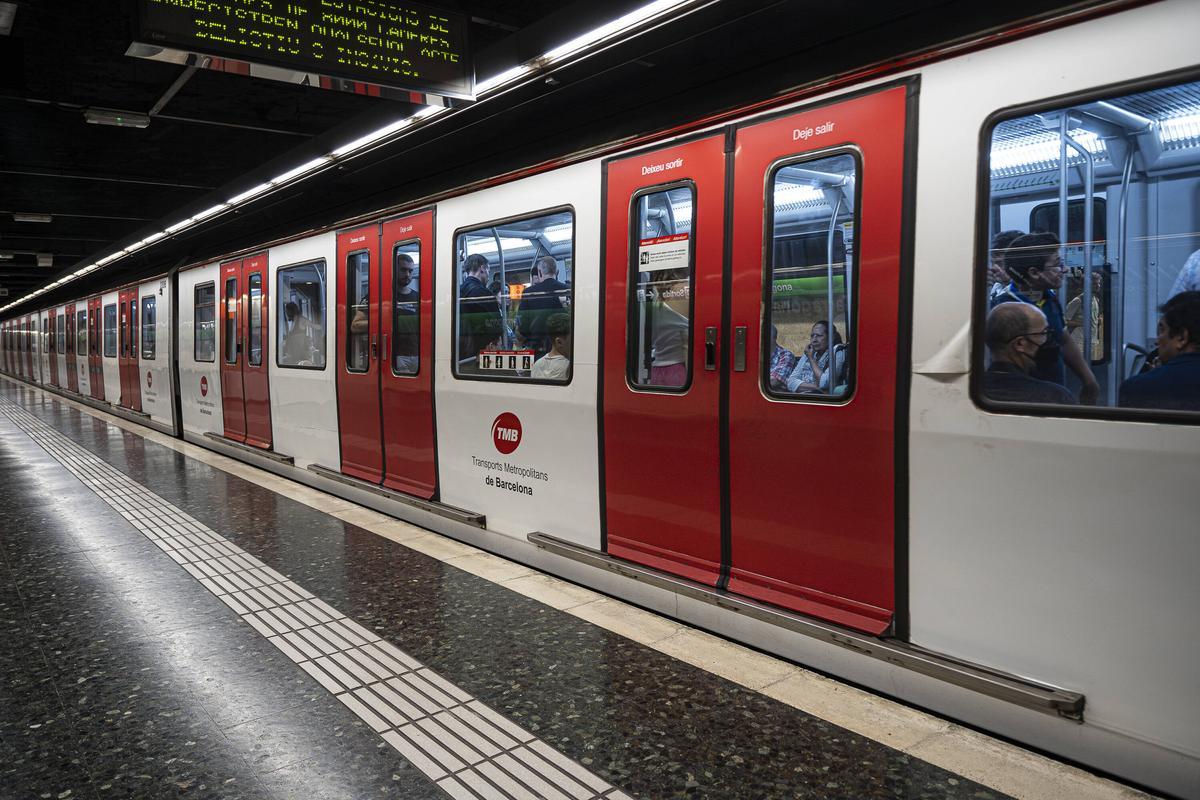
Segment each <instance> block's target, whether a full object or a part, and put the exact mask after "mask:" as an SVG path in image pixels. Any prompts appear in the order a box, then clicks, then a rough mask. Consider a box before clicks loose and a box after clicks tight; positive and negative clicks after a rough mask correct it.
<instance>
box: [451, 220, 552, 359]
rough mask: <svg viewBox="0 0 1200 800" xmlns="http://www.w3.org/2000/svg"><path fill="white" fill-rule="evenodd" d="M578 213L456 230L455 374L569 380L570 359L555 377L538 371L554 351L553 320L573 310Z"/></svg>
mask: <svg viewBox="0 0 1200 800" xmlns="http://www.w3.org/2000/svg"><path fill="white" fill-rule="evenodd" d="M574 237H575V215H574V212H573V211H570V210H561V211H551V212H541V213H538V214H536V215H533V216H530V217H525V218H520V219H514V220H508V221H504V222H497V223H491V224H488V225H486V226H482V227H479V228H474V229H471V230H467V231H462V232H460V233H459V234H458V235H457V236H456V237H455V248H456V256H457V258H456V261H457V262H458V264H459V273H460V277H459V284H458V286H457V287H456V288H457V292H456V295H455V301H454V309H455V321H454V326H455V329H456V331H457V336H456V337H455V342H456V347H457V352H456V354H455V363H454V369H455V374H457V375H459V376H462V377H493V378H507V379H513V378H515V379H518V380H522V379H523V380H542V381H549V382H554V383H565V382H567V381H569V380H570V360H569V357H568V358H567V360H566V367H565V372H563V373H562V374H561V375H556V376H555V377H547V376H546V375H544V374H543V375H540V376H537V375H534V374H533V366H534V364H535V362H537V361H538V360H539V359H541V358H542V357H543V356H545V355H546V354H547V353H549V352H550V349H551V344H552V343H551V341H550V337H549V335H548V333H547V331H546V325H547V322H548V319H549V317H550V316H552V315H558V314H561V315H563V316H565V317H566V319H567V322H568V334H567V336H568V339H569V337H570V331H571V330H573V326H574V314H573V311H572V302H571V297H572V292H573V283H574V281H573V275H572V272H573V269H574Z"/></svg>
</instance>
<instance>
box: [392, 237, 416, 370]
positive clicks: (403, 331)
mask: <svg viewBox="0 0 1200 800" xmlns="http://www.w3.org/2000/svg"><path fill="white" fill-rule="evenodd" d="M420 248H421V245H420V243H419V242H411V243H409V244H398V245H396V249H395V251H394V252H393V255H392V278H393V286H392V338H393V342H392V372H393V373H395V374H396V375H416V374H417V369H418V368H419V366H420V355H421V351H420V336H421V327H420V324H421V318H420V301H421V296H420V292H419V291H418V285H419V284H418V279H417V275H418V269H419V262H420V258H421V252H420Z"/></svg>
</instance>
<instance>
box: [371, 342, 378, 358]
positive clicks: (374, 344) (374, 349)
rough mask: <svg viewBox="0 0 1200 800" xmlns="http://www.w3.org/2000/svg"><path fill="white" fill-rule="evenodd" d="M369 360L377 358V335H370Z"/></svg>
mask: <svg viewBox="0 0 1200 800" xmlns="http://www.w3.org/2000/svg"><path fill="white" fill-rule="evenodd" d="M371 360H372V361H378V360H379V337H378V336H372V337H371Z"/></svg>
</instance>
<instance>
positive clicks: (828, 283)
mask: <svg viewBox="0 0 1200 800" xmlns="http://www.w3.org/2000/svg"><path fill="white" fill-rule="evenodd" d="M841 210H842V193H841V192H838V193H837V200H835V201H834V203H833V211H832V213H831V214H830V216H829V234H828V235H827V236H826V238H825V251H826V255H827V256H828V260H827V262H826V264H825V276H826V277H825V303H826V306H827V308H828V310H829V313H828V314H827V315H826V317H825V326H826V327H825V352H826V353H828V354H829V365H828V367H826V370H825V371H826V372H827V373H828V374H829V392H828V393H829V394H833V390H834V388H835V386H836V384H835V383H834V381H835V380H837V377H838V374H837V353H835V352H834V349H833V330H834V325H833V323H834V319H833V311H834V308H833V234H834V233H835V232H836V231H837V218H838V214H839V213H841ZM843 286H844V282H843ZM817 361H818V362H819V361H820V359H819V358H818V359H817ZM820 389H821V382H820V381H817V390H818V391H820Z"/></svg>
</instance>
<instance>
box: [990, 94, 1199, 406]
mask: <svg viewBox="0 0 1200 800" xmlns="http://www.w3.org/2000/svg"><path fill="white" fill-rule="evenodd" d="M985 156H986V157H987V162H986V166H987V169H988V171H989V177H990V189H991V191H990V198H989V207H988V209H987V210H988V220H989V226H988V229H987V231H986V236H987V242H988V256H987V258H986V262H985V263H983V264H980V265H979V266H978V275H979V279H978V283H977V285H978V286H980V287H981V288H980V290H979V291H980V295H981V296H980V297H978V298H977V299H976V303H977V308H981V309H983V310H984V311H985V312H986V317H984V318H983V319H981V320H980V323H981V324H980V325H978V326H977V327H978V329H979V330H980V331H981V332H982V339H983V342H982V346H981V347H979V348H978V349H977V353H978V358H977V361H976V379H977V380H976V387H977V391H978V394H979V396H980V397H981V399H982V400H983V401H984V402H986V403H988V404H989V405H1011V404H1041V405H1046V404H1051V405H1055V406H1083V407H1086V406H1091V407H1109V408H1120V409H1142V410H1152V411H1168V412H1179V411H1200V392H1198V391H1197V389H1196V388H1195V387H1197V386H1200V377H1198V376H1200V231H1198V230H1197V226H1196V220H1197V219H1200V83H1195V82H1193V83H1185V84H1176V85H1172V86H1164V87H1160V88H1157V89H1151V90H1149V91H1142V92H1137V93H1134V94H1120V95H1115V96H1110V97H1105V98H1100V99H1094V98H1093V99H1088V100H1086V101H1080V102H1077V103H1072V104H1070V105H1056V106H1055V107H1052V108H1047V109H1044V110H1042V111H1040V112H1038V113H1036V114H1032V115H1028V116H1022V117H1017V118H1010V119H1006V120H1004V121H1002V122H1000V123H998V124H997V125H995V127H994V128H993V129H992V133H991V147H990V151H989V152H988V153H986V154H985ZM1188 387H1191V388H1190V389H1189V388H1188ZM1134 413H1137V412H1134Z"/></svg>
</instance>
